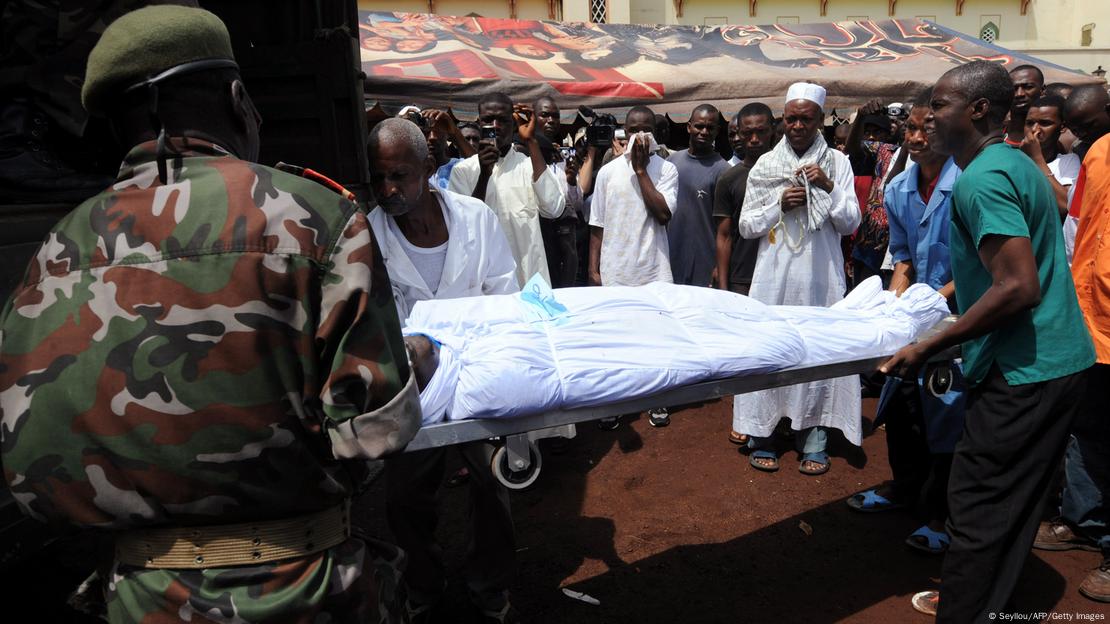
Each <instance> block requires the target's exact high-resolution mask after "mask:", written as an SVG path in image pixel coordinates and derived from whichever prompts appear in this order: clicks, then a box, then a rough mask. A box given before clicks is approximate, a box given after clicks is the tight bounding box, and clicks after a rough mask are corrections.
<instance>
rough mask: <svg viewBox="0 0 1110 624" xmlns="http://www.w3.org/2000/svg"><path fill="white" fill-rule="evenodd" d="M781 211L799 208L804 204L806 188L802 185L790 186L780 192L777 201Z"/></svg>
mask: <svg viewBox="0 0 1110 624" xmlns="http://www.w3.org/2000/svg"><path fill="white" fill-rule="evenodd" d="M779 205H780V206H781V207H782V211H783V212H790V211H791V210H794V209H795V208H801V207H803V206H805V205H806V189H805V187H804V186H792V187H790V188H788V189H786V190H785V191H783V192H782V199H781V200H780V201H779Z"/></svg>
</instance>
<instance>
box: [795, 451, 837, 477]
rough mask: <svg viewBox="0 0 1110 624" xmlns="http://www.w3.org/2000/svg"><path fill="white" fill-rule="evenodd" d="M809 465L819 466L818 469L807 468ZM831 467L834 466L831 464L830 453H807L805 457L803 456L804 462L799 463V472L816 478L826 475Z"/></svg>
mask: <svg viewBox="0 0 1110 624" xmlns="http://www.w3.org/2000/svg"><path fill="white" fill-rule="evenodd" d="M807 463H808V464H817V466H818V467H817V468H807V467H806V466H807ZM831 467H832V464H830V463H829V455H828V453H806V454H805V455H802V460H801V461H800V462H799V463H798V472H800V473H802V474H804V475H809V476H811V477H816V476H818V475H823V474H825V473H826V472H828V471H829V468H831Z"/></svg>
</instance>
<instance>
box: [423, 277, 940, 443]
mask: <svg viewBox="0 0 1110 624" xmlns="http://www.w3.org/2000/svg"><path fill="white" fill-rule="evenodd" d="M528 293H529V289H528V288H527V287H526V288H525V292H524V293H521V294H516V295H487V296H482V297H469V298H464V299H449V300H432V301H421V302H419V303H417V304H416V306H415V307H414V308H413V311H412V314H411V315H410V316H409V318H408V321H407V328H406V330H405V333H407V334H426V335H428V336H430V337H432V338H434V339H435V340H437V341H439V342H440V343H441V344H442V348H441V349H440V363H439V368H438V370H437V371H436V374H435V375H434V376H433V377H432V379H431V381H430V382H429V384H428V386H427V387H426V388H425V389H424V391H423V392H422V393H421V404H422V406H423V408H424V424H430V423H434V422H439V421H442V420H444V419H447V420H461V419H466V418H501V417H512V416H515V415H523V414H533V413H538V412H543V411H550V410H553V409H571V408H576V407H585V406H594V405H603V404H606V403H612V402H615V401H621V400H625V399H632V398H637V397H645V396H650V395H652V394H657V393H659V392H662V391H664V390H667V389H669V388H675V387H678V386H682V385H687V384H691V383H695V382H699V381H704V380H707V379H714V378H724V377H732V376H736V375H743V374H757V373H764V372H770V371H774V370H780V369H784V368H791V367H796V366H811V365H812V366H815V365H820V364H829V363H834V362H840V361H847V360H855V359H861V358H865V357H874V356H879V355H885V354H889V353H893V352H894V351H895V350H897V349H898V348H899V347H902V346H904V345H906V344H908V343H909V342H911V341H912V340H913V339H914V338H915V337H916V336H917V335H918V334H919V333H920V332H922V331H924V330H925V329H928V328H929V327H932V326H933V325H935V324H936V323H937V322H939V321H940V320H941V319H943V318H944V317H945V316H946V315H947V314H948V308H947V306H946V305H945V302H944V299H943V298H942V297H940V295H938V294H937V293H936V292H935V291H933V290H931V289H929V288H928V287H923V288H918V287H917V286H913V287H911V288H910V289H909V290H907V291H906V293H905V294H903V296H902V297H901V298H895V297H894V296H893V295H892V294H891V293H887V292H884V291H882V289H881V285H880V284H879V280H878V278H874V281H873V282H872V280H868V281H867V282H865V283H864V284H862V285H861V286H860V287H859V288H857V289H856V290H855V291H854V292H853V293H852V294H850V295H849V296H848V297H847V298H846V299H844V300H843V301H841V302H840V303H838V304H836V305H835V306H833V307H832V308H811V307H800V306H768V305H765V304H762V303H760V302H758V301H755V300H754V299H751V298H748V297H745V296H743V295H738V294H735V293H731V292H725V291H721V290H714V289H709V288H700V287H695V286H680V285H675V284H665V283H654V284H649V285H647V286H640V287H636V288H628V287H605V288H564V289H559V290H557V291H554V298H555V299H556V300H557V303H556V304H555V305H554V306H550V305H546V304H551V303H552V302H551V301H550V293H551V291H547V293H548V294H547V295H543V294H541V295H540V296H539V297H538V298H537V297H535V296H533V297H529V296H528ZM545 297H546V298H547V302H546V304H544V303H543V302H542V301H540V300H542V299H544V298H545ZM564 307H565V310H563V309H562V308H564Z"/></svg>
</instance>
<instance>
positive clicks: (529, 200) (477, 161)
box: [447, 93, 566, 287]
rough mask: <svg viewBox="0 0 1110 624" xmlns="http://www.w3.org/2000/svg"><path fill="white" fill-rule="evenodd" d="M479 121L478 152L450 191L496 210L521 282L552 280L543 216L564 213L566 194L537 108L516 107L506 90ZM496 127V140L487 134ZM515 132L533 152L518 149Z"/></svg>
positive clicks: (483, 105)
mask: <svg viewBox="0 0 1110 624" xmlns="http://www.w3.org/2000/svg"><path fill="white" fill-rule="evenodd" d="M478 123H479V125H480V126H481V128H482V130H483V138H482V141H481V143H480V144H479V147H478V153H477V154H476V155H474V156H471V157H470V158H467V159H466V160H464V161H463V162H461V163H459V164H458V165H455V168H454V169H452V170H451V180H450V182H449V183H448V185H447V189H448V190H450V191H452V192H455V193H459V194H461V195H471V196H473V197H476V198H478V199H481V200H483V201H485V202H486V205H488V206H489V207H490V208H492V209H493V212H494V214H496V215H497V218H498V220H499V221H500V222H501V228H502V229H503V230H504V231H505V235H506V236H507V237H508V239H509V247H510V248H511V249H512V251H513V258H514V259H515V260H516V264H517V270H516V276H517V283H518V285H519V286H521V287H523V286H524V284H525V283H526V282H527V281H528V279H529V278H531V277H532V275H534V274H536V273H539V274H540V275H541V276H543V278H544V280H546V281H547V282H548V283H549V284H550V283H551V275H550V274H549V273H548V269H547V256H546V254H545V253H544V247H543V236H542V235H541V234H540V219H539V218H540V217H541V216H543V217H546V218H548V219H554V218H557V217H559V216H561V215H562V214H563V209H564V208H565V207H566V195H565V193H564V191H563V190H562V188H561V187H560V185H559V181H558V179H557V178H556V176H555V173H554V172H552V171H551V170H550V169H548V167H547V163H546V162H544V159H543V153H542V152H541V151H540V145H539V142H538V141H537V140H536V116H535V114H533V112H532V107H530V106H526V105H523V104H518V105H516V106H514V105H513V102H512V100H510V99H509V96H507V95H505V94H504V93H494V94H490V95H487V96H484V97H483V98H482V99H481V100H480V101H479V102H478ZM490 131H492V132H494V133H496V138H495V139H490V138H486V132H490ZM513 132H517V133H518V134H519V135H520V138H521V139H522V140H523V141H524V144H525V145H526V146H527V147H528V155H527V156H525V155H524V154H521V153H520V152H517V151H515V150H513Z"/></svg>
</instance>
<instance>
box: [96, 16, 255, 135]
mask: <svg viewBox="0 0 1110 624" xmlns="http://www.w3.org/2000/svg"><path fill="white" fill-rule="evenodd" d="M207 59H226V60H230V61H234V60H235V56H234V55H233V54H232V52H231V37H230V36H229V35H228V34H227V27H226V26H224V23H223V22H222V21H221V20H220V18H218V17H216V16H215V15H214V14H212V13H209V12H208V11H205V10H203V9H194V8H191V7H184V6H176V5H159V6H150V7H145V8H142V9H138V10H137V11H132V12H130V13H128V14H126V15H123V16H121V17H120V18H119V19H117V20H116V21H114V22H112V23H111V24H109V25H108V28H106V29H105V30H104V34H103V35H101V37H100V41H98V42H97V44H96V47H94V48H93V49H92V52H90V53H89V62H88V65H87V66H86V69H85V84H84V86H83V87H82V88H81V103H82V104H83V105H84V106H85V110H87V111H89V113H91V114H103V113H104V111H105V110H106V109H107V108H108V103H109V102H110V101H111V99H112V97H114V96H118V95H119V94H120V93H122V92H123V90H124V89H126V88H128V87H130V86H132V85H135V84H138V83H140V82H143V81H144V80H147V79H149V78H153V77H154V76H157V75H158V74H160V73H161V72H164V71H166V70H167V69H170V68H173V67H177V66H179V65H183V64H185V63H191V62H194V61H202V60H207Z"/></svg>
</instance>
